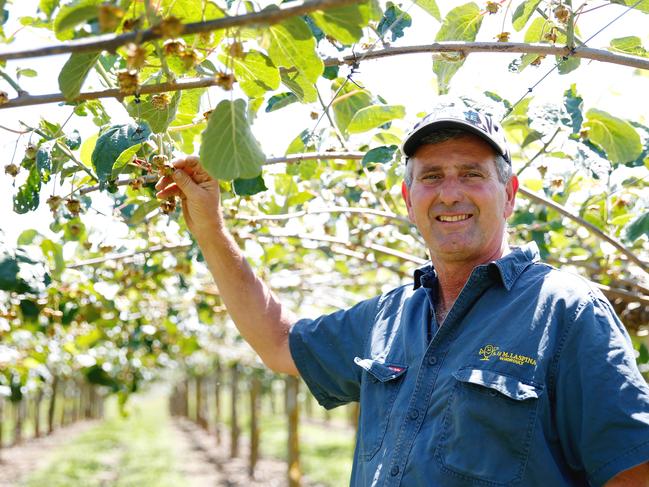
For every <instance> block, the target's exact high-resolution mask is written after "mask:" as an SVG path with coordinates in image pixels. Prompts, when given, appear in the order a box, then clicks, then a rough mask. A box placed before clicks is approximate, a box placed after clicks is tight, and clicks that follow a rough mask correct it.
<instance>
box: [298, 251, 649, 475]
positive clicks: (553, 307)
mask: <svg viewBox="0 0 649 487" xmlns="http://www.w3.org/2000/svg"><path fill="white" fill-rule="evenodd" d="M436 286H437V278H436V275H435V272H434V270H433V269H432V268H431V267H430V266H428V268H423V269H420V270H418V271H417V272H416V273H415V285H414V287H413V286H412V285H408V286H402V287H398V288H396V289H394V290H392V291H389V292H387V293H385V294H383V295H381V296H378V297H375V298H373V299H369V300H367V301H363V302H361V303H359V304H357V305H356V306H354V307H353V308H351V309H349V310H344V311H339V312H336V313H333V314H331V315H327V316H322V317H320V318H318V319H315V320H310V319H304V320H300V321H298V322H297V323H295V325H294V326H293V328H292V329H291V332H290V335H289V344H290V349H291V354H292V356H293V359H294V361H295V363H296V365H297V368H298V370H299V371H300V374H301V375H302V377H303V379H304V381H305V382H306V383H307V385H308V386H309V388H310V390H311V392H312V393H313V395H314V396H315V397H316V398H317V400H318V401H319V402H320V404H321V405H323V406H324V407H326V408H333V407H336V406H339V405H341V404H345V403H348V402H350V401H360V411H361V412H360V418H359V425H358V435H357V442H356V449H355V453H354V466H353V469H352V478H351V485H353V486H370V485H372V486H374V485H381V486H397V485H403V486H407V487H411V486H426V487H429V486H443V487H454V486H466V485H480V486H499V485H518V486H553V487H557V486H586V485H595V486H600V485H603V484H604V483H605V482H607V481H608V480H609V479H611V478H612V477H614V476H615V475H616V474H618V473H619V472H621V471H623V470H626V469H628V468H631V467H633V466H635V465H638V464H640V463H643V462H645V461H648V460H649V388H648V387H647V384H646V382H645V381H644V379H643V378H642V376H641V375H640V373H639V371H638V368H637V366H636V363H635V358H634V351H633V348H632V345H631V341H630V339H629V336H628V334H627V332H626V331H625V329H624V327H623V326H622V324H621V323H620V321H619V320H618V318H617V317H616V315H615V313H614V311H613V309H612V308H611V305H610V303H609V302H608V301H607V300H606V298H605V297H604V296H603V295H602V294H601V293H600V292H599V290H597V289H596V288H593V287H592V285H591V284H589V283H588V282H587V281H586V280H584V279H582V278H580V277H579V276H576V275H573V274H570V273H567V272H563V271H560V270H557V269H555V268H553V267H551V266H548V265H546V264H543V263H541V262H539V261H538V249H537V248H536V245H535V244H528V245H526V246H524V247H521V248H517V249H514V250H513V251H512V252H511V253H509V254H508V255H506V256H505V257H503V258H501V259H499V260H497V261H495V262H491V263H489V264H486V265H481V266H478V267H476V268H475V269H474V270H473V272H472V274H471V276H470V278H469V280H468V281H467V283H466V285H465V286H464V288H463V289H462V292H461V293H460V295H459V296H458V298H457V300H456V301H455V303H454V305H453V307H452V309H451V310H450V312H449V314H448V316H447V317H446V319H445V321H444V324H443V326H441V327H439V328H438V327H437V324H436V323H435V313H434V306H435V296H436ZM429 330H432V333H431V339H430V340H429V339H428V338H427V336H428V334H429Z"/></svg>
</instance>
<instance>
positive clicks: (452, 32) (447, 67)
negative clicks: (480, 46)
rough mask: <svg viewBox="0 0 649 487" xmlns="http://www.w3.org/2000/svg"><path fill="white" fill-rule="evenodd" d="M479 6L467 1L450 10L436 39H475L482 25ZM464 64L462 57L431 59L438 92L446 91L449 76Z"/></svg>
mask: <svg viewBox="0 0 649 487" xmlns="http://www.w3.org/2000/svg"><path fill="white" fill-rule="evenodd" d="M482 18H483V16H482V14H481V12H480V7H478V5H476V4H475V3H473V2H471V3H467V4H465V5H461V6H459V7H456V8H454V9H453V10H451V11H450V12H449V13H448V15H446V17H445V18H444V23H443V24H442V27H441V28H440V30H439V32H438V33H437V35H436V36H435V40H436V41H475V38H476V36H477V35H478V31H479V30H480V26H481V25H482ZM462 64H464V57H458V60H457V61H455V60H453V61H448V60H439V59H436V60H434V61H433V71H434V73H435V74H436V75H437V83H438V86H439V91H440V93H447V92H448V89H449V83H450V81H451V78H452V77H453V76H454V75H455V73H457V71H458V69H460V67H461V66H462Z"/></svg>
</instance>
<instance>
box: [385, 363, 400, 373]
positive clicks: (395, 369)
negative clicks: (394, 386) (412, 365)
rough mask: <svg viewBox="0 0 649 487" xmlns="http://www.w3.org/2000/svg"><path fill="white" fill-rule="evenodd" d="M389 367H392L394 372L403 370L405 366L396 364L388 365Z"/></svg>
mask: <svg viewBox="0 0 649 487" xmlns="http://www.w3.org/2000/svg"><path fill="white" fill-rule="evenodd" d="M388 369H390V370H391V371H392V372H396V373H399V372H401V371H402V370H403V367H397V366H395V365H388Z"/></svg>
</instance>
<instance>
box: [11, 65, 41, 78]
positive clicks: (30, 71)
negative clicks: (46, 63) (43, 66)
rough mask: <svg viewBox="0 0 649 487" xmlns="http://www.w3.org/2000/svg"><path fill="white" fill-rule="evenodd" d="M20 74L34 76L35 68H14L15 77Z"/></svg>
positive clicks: (36, 74)
mask: <svg viewBox="0 0 649 487" xmlns="http://www.w3.org/2000/svg"><path fill="white" fill-rule="evenodd" d="M21 76H24V77H26V78H35V77H36V76H38V73H37V72H36V70H35V69H30V68H19V69H17V70H16V77H17V78H18V79H20V77H21Z"/></svg>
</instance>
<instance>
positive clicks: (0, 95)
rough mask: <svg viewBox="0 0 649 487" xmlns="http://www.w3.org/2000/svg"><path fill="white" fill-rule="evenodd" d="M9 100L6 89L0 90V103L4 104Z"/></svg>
mask: <svg viewBox="0 0 649 487" xmlns="http://www.w3.org/2000/svg"><path fill="white" fill-rule="evenodd" d="M8 102H9V95H8V94H7V92H6V91H0V105H4V104H5V103H8Z"/></svg>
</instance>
